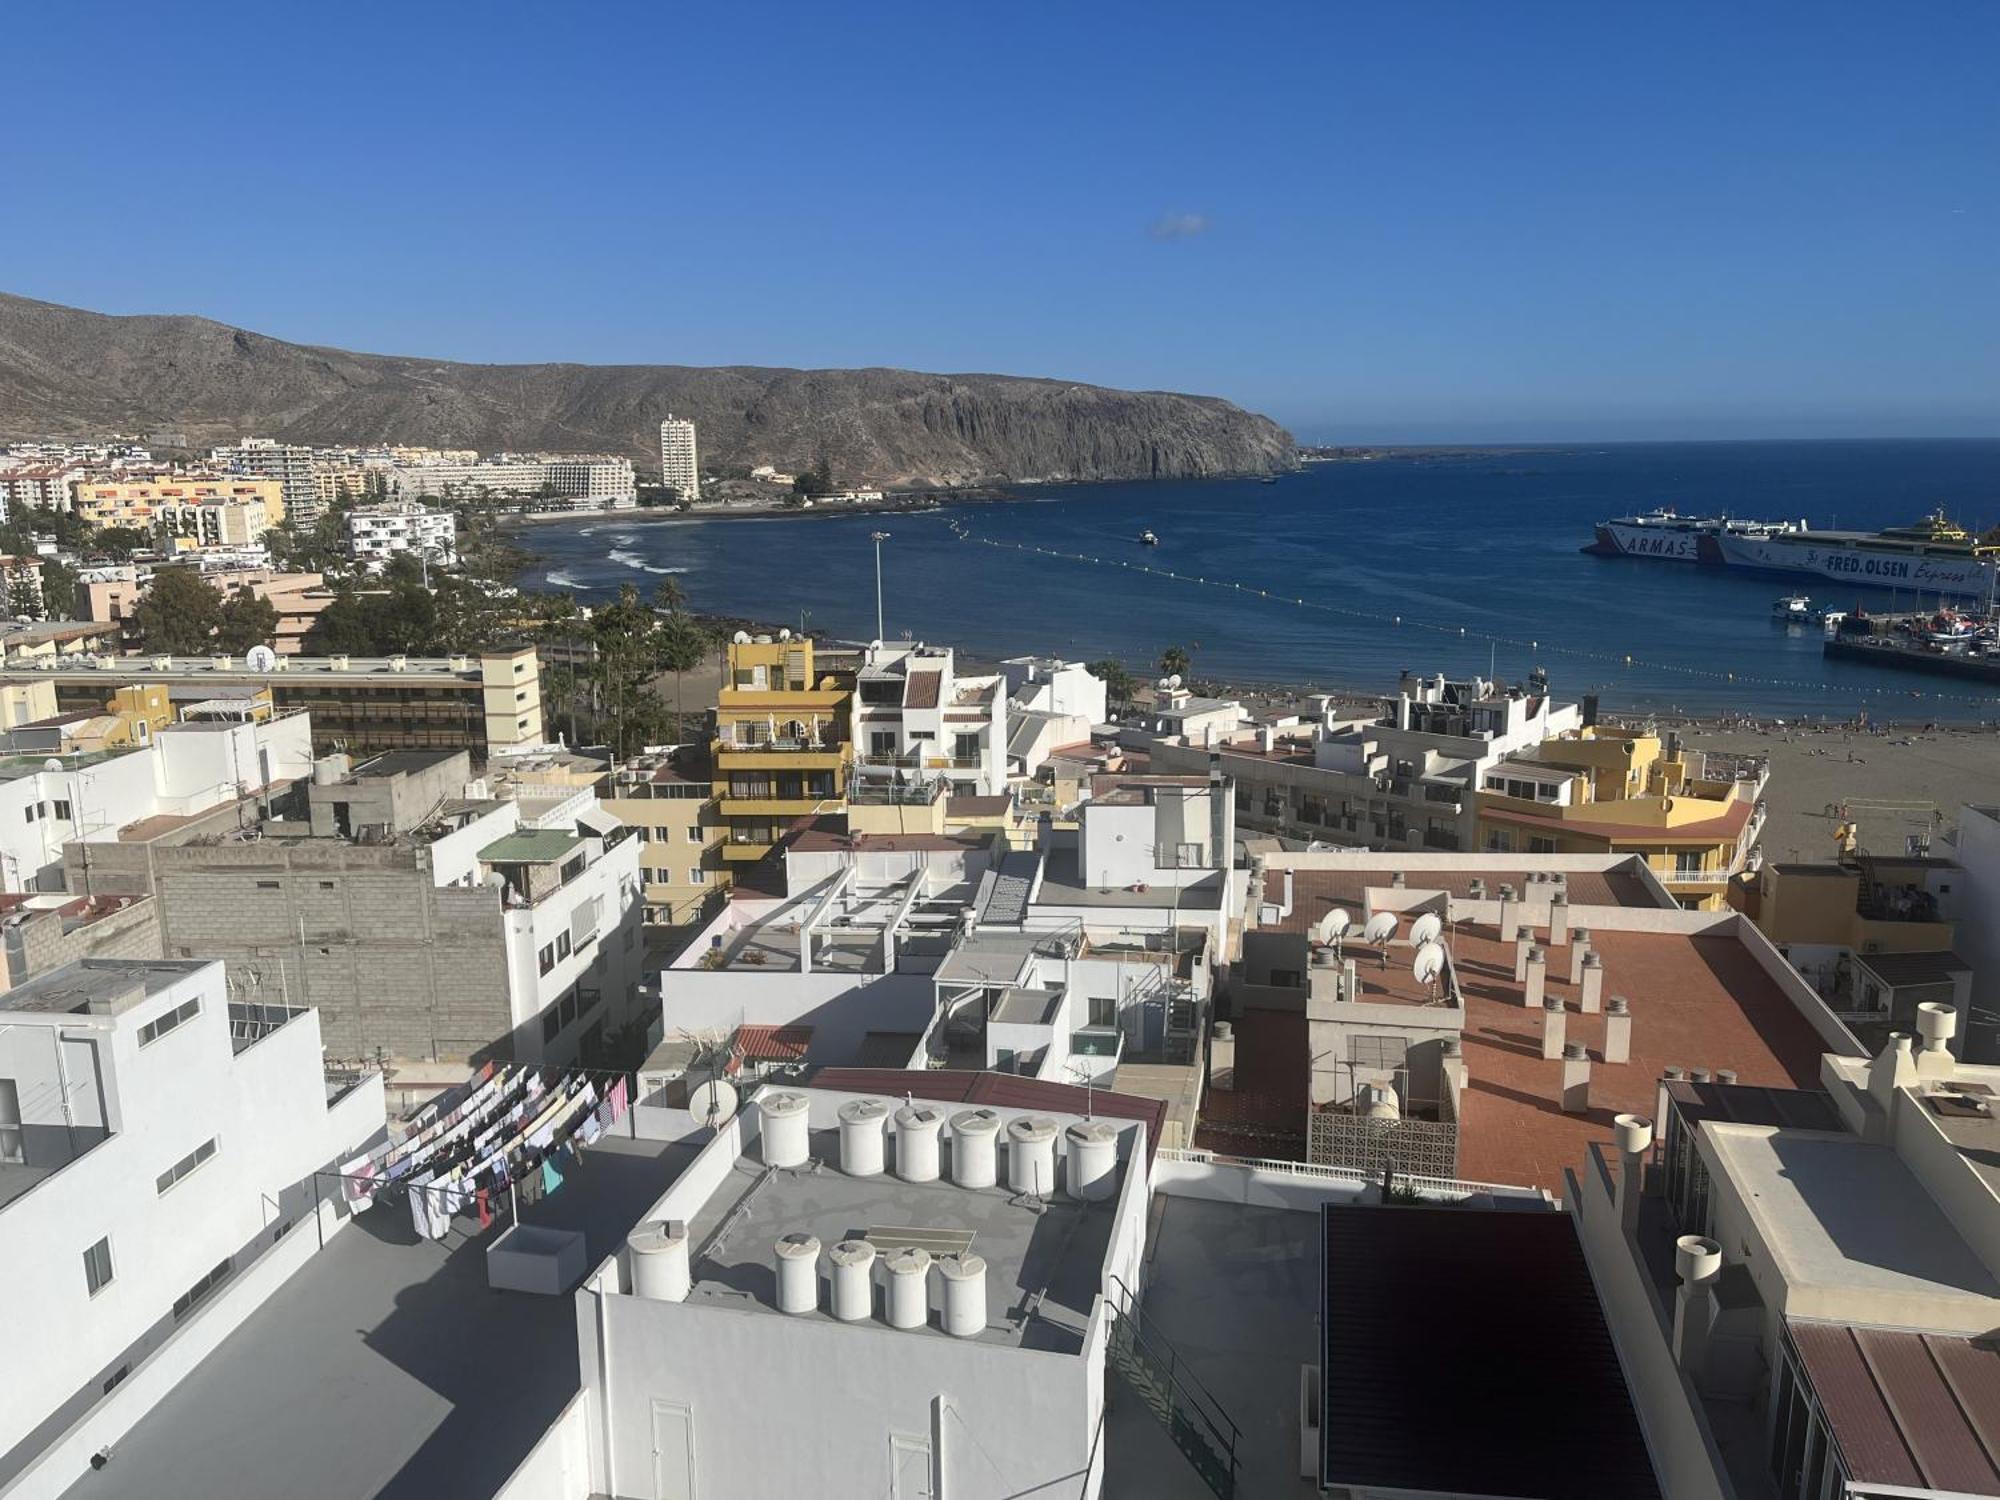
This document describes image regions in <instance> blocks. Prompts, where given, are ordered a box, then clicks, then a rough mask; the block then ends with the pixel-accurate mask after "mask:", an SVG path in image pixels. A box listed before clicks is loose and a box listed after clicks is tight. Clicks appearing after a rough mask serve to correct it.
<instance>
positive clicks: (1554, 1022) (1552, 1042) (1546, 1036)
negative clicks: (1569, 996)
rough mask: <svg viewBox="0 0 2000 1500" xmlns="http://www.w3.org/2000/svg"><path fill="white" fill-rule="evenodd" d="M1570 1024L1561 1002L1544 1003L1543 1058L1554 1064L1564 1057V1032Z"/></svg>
mask: <svg viewBox="0 0 2000 1500" xmlns="http://www.w3.org/2000/svg"><path fill="white" fill-rule="evenodd" d="M1568 1024H1569V1018H1568V1015H1567V1013H1566V1012H1565V1011H1564V1010H1563V1003H1562V1001H1560V1000H1544V1001H1543V1002H1542V1057H1543V1059H1544V1060H1545V1061H1550V1062H1553V1061H1554V1060H1555V1059H1556V1058H1558V1057H1561V1056H1562V1055H1563V1032H1564V1030H1565V1029H1566V1028H1567V1026H1568Z"/></svg>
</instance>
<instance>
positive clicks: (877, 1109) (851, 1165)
mask: <svg viewBox="0 0 2000 1500" xmlns="http://www.w3.org/2000/svg"><path fill="white" fill-rule="evenodd" d="M838 1113H839V1116H840V1170H841V1171H843V1172H845V1173H846V1174H847V1175H848V1176H849V1177H879V1176H881V1175H882V1127H883V1126H884V1125H885V1124H887V1123H888V1120H889V1106H888V1105H886V1104H884V1103H883V1102H882V1101H881V1100H880V1099H850V1100H848V1101H847V1102H846V1103H845V1104H843V1105H841V1106H840V1109H839V1111H838Z"/></svg>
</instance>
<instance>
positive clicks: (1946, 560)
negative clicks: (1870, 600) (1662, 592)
mask: <svg viewBox="0 0 2000 1500" xmlns="http://www.w3.org/2000/svg"><path fill="white" fill-rule="evenodd" d="M1715 545H1716V546H1717V547H1718V548H1719V549H1720V550H1721V553H1722V560H1723V561H1724V562H1725V563H1727V564H1728V565H1729V566H1730V567H1732V568H1748V569H1752V570H1754V571H1756V572H1759V573H1770V574H1784V575H1786V576H1788V577H1796V576H1798V575H1799V574H1806V575H1808V576H1810V577H1814V578H1824V579H1829V580H1831V581H1832V582H1834V583H1845V584H1860V585H1863V586H1865V587H1869V588H1878V589H1906V590H1910V591H1912V592H1915V593H1918V594H1947V595H1953V596H1956V597H1960V598H1976V599H1984V598H1986V597H1987V596H1988V595H1989V594H1991V593H1992V592H1993V590H1994V585H1995V571H1996V569H1997V568H2000V544H1996V543H1994V542H1987V541H1979V540H1975V539H1974V538H1973V537H1972V536H1971V534H1970V533H1968V532H1967V531H1966V530H1965V528H1964V527H1962V526H1956V525H1953V524H1952V523H1951V522H1950V521H1948V520H1946V519H1945V516H1944V512H1943V511H1935V512H1933V513H1932V514H1930V515H1928V516H1926V517H1925V518H1924V519H1923V520H1921V521H1919V522H1918V523H1917V524H1916V525H1914V526H1891V527H1888V528H1886V529H1885V530H1882V531H1807V530H1804V529H1802V528H1801V529H1798V530H1789V531H1782V532H1772V533H1767V534H1764V535H1761V536H1760V535H1755V534H1750V533H1745V532H1737V531H1724V532H1719V533H1717V534H1716V536H1715Z"/></svg>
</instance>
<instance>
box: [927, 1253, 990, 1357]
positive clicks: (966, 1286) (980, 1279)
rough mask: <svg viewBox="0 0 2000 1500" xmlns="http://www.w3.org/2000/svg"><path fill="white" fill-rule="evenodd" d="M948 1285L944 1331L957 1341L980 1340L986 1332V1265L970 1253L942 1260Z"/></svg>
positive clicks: (940, 1265)
mask: <svg viewBox="0 0 2000 1500" xmlns="http://www.w3.org/2000/svg"><path fill="white" fill-rule="evenodd" d="M938 1276H939V1277H940V1278H941V1279H942V1280H943V1282H944V1331H945V1332H946V1333H948V1334H950V1335H951V1336H952V1337H953V1338H961V1339H969V1338H976V1337H978V1335H980V1334H982V1333H984V1332H985V1331H986V1262H985V1260H984V1259H982V1258H981V1257H980V1256H977V1255H974V1254H973V1253H972V1252H971V1251H970V1250H968V1251H966V1252H965V1254H963V1255H941V1256H939V1257H938Z"/></svg>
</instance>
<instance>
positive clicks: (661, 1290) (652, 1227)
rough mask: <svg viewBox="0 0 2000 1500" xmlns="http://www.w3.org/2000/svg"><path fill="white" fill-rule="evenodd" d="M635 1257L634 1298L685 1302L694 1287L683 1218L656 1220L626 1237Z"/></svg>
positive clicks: (642, 1225) (633, 1275) (628, 1247)
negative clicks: (689, 1267) (689, 1271)
mask: <svg viewBox="0 0 2000 1500" xmlns="http://www.w3.org/2000/svg"><path fill="white" fill-rule="evenodd" d="M625 1248H626V1250H627V1252H628V1253H629V1254H630V1255H631V1258H632V1295H633V1296H635V1297H645V1298H648V1299H650V1300H651V1301H654V1302H685V1301H687V1295H688V1289H689V1287H690V1286H692V1285H693V1282H692V1280H691V1279H690V1277H689V1274H688V1232H687V1221H686V1220H684V1219H653V1220H650V1221H648V1222H646V1223H643V1224H640V1225H638V1226H637V1227H636V1228H634V1229H633V1231H632V1232H631V1233H630V1234H628V1235H626V1236H625Z"/></svg>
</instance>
